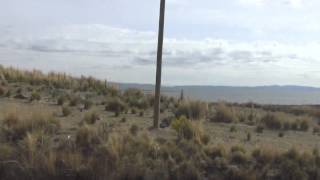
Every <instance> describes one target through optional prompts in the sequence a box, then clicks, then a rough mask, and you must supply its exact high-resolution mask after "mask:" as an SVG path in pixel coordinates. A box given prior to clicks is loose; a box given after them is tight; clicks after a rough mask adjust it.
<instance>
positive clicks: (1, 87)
mask: <svg viewBox="0 0 320 180" xmlns="http://www.w3.org/2000/svg"><path fill="white" fill-rule="evenodd" d="M5 94H6V90H5V88H4V87H3V86H1V85H0V96H4V95H5Z"/></svg>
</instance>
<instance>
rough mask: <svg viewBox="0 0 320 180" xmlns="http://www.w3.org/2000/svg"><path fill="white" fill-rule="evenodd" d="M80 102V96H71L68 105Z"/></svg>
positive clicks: (75, 104)
mask: <svg viewBox="0 0 320 180" xmlns="http://www.w3.org/2000/svg"><path fill="white" fill-rule="evenodd" d="M81 102H82V98H81V97H80V96H73V97H71V99H70V103H69V105H70V106H77V105H79V104H80V103H81Z"/></svg>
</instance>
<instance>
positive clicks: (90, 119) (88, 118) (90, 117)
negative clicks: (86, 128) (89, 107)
mask: <svg viewBox="0 0 320 180" xmlns="http://www.w3.org/2000/svg"><path fill="white" fill-rule="evenodd" d="M99 119H100V117H99V114H98V113H97V112H95V111H92V112H87V113H86V114H85V115H84V118H83V122H85V123H87V124H95V123H96V121H98V120H99Z"/></svg>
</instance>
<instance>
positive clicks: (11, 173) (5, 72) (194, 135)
mask: <svg viewBox="0 0 320 180" xmlns="http://www.w3.org/2000/svg"><path fill="white" fill-rule="evenodd" d="M121 88H123V89H126V90H120V89H119V88H118V87H117V86H115V85H114V84H112V83H106V82H104V81H100V80H97V79H95V78H93V77H72V76H68V75H66V74H63V73H53V72H52V73H49V74H45V73H42V72H41V71H22V70H19V69H14V68H5V67H2V66H0V179H4V180H29V179H32V180H42V179H49V180H51V179H52V180H70V179H71V180H79V179H80V180H85V179H93V180H100V179H119V180H122V179H177V180H185V179H213V180H239V179H240V180H255V179H259V180H260V179H262V180H264V179H265V180H278V179H280V180H304V179H305V180H317V179H319V178H320V153H319V147H320V126H319V125H320V121H319V119H320V110H319V107H318V106H311V105H308V106H307V105H304V106H302V105H286V106H283V105H262V104H255V103H244V104H235V103H222V102H219V103H211V102H203V101H198V100H189V99H187V98H186V97H182V98H176V97H170V96H166V95H163V96H162V97H161V123H160V128H159V129H153V128H151V126H152V124H153V122H152V120H153V118H152V117H153V109H152V108H153V96H152V94H148V93H144V92H143V91H142V90H141V89H133V88H128V87H126V88H124V86H122V87H121ZM177 88H178V87H177ZM186 89H187V88H186ZM281 89H283V87H281ZM289 89H290V88H289ZM298 89H302V90H303V91H306V90H307V89H304V88H298V87H297V91H300V90H298ZM310 91H311V89H310Z"/></svg>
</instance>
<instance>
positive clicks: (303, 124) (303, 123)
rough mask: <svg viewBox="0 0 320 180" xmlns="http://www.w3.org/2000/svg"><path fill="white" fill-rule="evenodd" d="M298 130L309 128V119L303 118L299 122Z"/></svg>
mask: <svg viewBox="0 0 320 180" xmlns="http://www.w3.org/2000/svg"><path fill="white" fill-rule="evenodd" d="M300 130H301V131H308V130H309V121H308V120H307V119H303V120H301V122H300Z"/></svg>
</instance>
